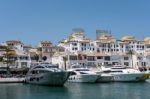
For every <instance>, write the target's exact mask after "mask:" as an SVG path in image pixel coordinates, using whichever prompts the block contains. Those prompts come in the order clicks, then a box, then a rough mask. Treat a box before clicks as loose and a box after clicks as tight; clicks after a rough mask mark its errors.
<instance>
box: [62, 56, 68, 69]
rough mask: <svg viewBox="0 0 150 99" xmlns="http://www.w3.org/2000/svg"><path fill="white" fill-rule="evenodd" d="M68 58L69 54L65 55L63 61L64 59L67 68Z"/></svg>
mask: <svg viewBox="0 0 150 99" xmlns="http://www.w3.org/2000/svg"><path fill="white" fill-rule="evenodd" d="M67 60H68V58H67V56H64V57H63V61H64V65H65V70H66V69H67V68H66V67H67Z"/></svg>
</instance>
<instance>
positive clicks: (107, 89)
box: [0, 82, 150, 99]
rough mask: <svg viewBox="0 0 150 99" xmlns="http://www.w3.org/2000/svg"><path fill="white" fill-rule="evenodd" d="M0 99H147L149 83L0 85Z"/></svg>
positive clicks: (149, 89) (149, 88) (149, 95)
mask: <svg viewBox="0 0 150 99" xmlns="http://www.w3.org/2000/svg"><path fill="white" fill-rule="evenodd" d="M0 90H1V92H0V99H92V98H93V99H149V97H150V93H149V92H150V82H145V83H98V84H80V83H66V84H65V86H64V87H48V86H38V85H30V84H0Z"/></svg>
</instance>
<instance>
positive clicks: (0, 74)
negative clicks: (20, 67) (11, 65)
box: [0, 67, 25, 83]
mask: <svg viewBox="0 0 150 99" xmlns="http://www.w3.org/2000/svg"><path fill="white" fill-rule="evenodd" d="M24 81H25V76H24V75H22V74H20V75H19V74H12V73H10V72H9V71H8V70H7V68H5V67H1V68H0V83H23V82H24Z"/></svg>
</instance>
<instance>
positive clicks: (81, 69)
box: [76, 69, 90, 71]
mask: <svg viewBox="0 0 150 99" xmlns="http://www.w3.org/2000/svg"><path fill="white" fill-rule="evenodd" d="M76 71H90V70H88V69H76Z"/></svg>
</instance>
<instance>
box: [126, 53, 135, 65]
mask: <svg viewBox="0 0 150 99" xmlns="http://www.w3.org/2000/svg"><path fill="white" fill-rule="evenodd" d="M133 54H135V52H134V51H133V50H129V51H128V52H127V55H130V58H131V67H132V68H133Z"/></svg>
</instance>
